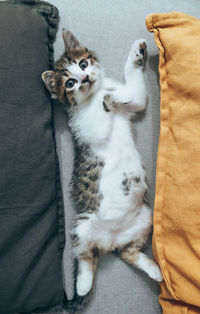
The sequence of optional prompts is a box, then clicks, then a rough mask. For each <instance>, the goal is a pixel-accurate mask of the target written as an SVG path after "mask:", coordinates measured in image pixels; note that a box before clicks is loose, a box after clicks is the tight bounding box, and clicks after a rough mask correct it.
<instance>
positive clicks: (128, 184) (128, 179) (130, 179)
mask: <svg viewBox="0 0 200 314" xmlns="http://www.w3.org/2000/svg"><path fill="white" fill-rule="evenodd" d="M124 177H125V178H124V180H123V181H122V185H123V189H124V194H125V195H129V193H130V190H131V189H132V186H133V183H134V182H135V183H139V182H140V177H137V176H134V175H133V174H127V173H124Z"/></svg>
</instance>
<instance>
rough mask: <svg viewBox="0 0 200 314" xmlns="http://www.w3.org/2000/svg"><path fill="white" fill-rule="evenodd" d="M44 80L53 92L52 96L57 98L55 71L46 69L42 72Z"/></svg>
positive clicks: (51, 92)
mask: <svg viewBox="0 0 200 314" xmlns="http://www.w3.org/2000/svg"><path fill="white" fill-rule="evenodd" d="M42 80H43V81H44V83H45V85H46V88H47V89H48V91H49V92H50V94H51V98H53V99H55V98H57V88H56V80H55V72H54V71H45V72H43V73H42Z"/></svg>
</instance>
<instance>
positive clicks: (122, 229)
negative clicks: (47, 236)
mask: <svg viewBox="0 0 200 314" xmlns="http://www.w3.org/2000/svg"><path fill="white" fill-rule="evenodd" d="M94 152H95V154H96V155H97V156H99V157H100V158H101V159H103V160H104V163H105V166H104V168H103V170H102V174H101V179H100V192H101V194H102V196H103V199H102V201H101V205H100V208H99V211H98V212H97V213H93V214H88V217H89V219H87V220H86V221H83V222H81V223H80V225H79V226H78V227H77V230H76V232H77V234H78V235H79V237H80V238H81V239H82V241H83V243H82V245H83V246H84V245H86V243H88V242H90V243H91V242H93V243H94V245H95V244H98V246H99V247H103V248H106V249H107V250H109V249H114V248H115V247H119V246H122V245H125V244H127V243H128V242H130V241H133V240H137V238H139V237H140V235H141V234H142V233H143V232H144V230H146V229H147V228H149V227H150V226H151V224H152V213H151V210H150V209H149V207H148V206H146V205H145V204H144V203H143V195H144V191H145V189H146V183H145V180H144V176H145V172H144V169H143V167H142V163H141V159H140V155H139V153H138V152H137V150H136V148H135V145H134V142H133V139H132V135H131V130H130V126H129V125H128V122H127V120H125V119H124V118H123V117H121V116H116V117H115V121H114V128H113V136H111V138H110V139H109V142H108V143H107V144H104V145H102V146H99V147H95V148H94ZM124 173H127V174H129V173H132V174H133V175H134V176H137V177H140V179H141V180H140V183H139V184H138V183H135V186H134V187H133V189H132V190H131V192H130V194H129V195H125V193H124V190H123V185H122V181H123V178H124Z"/></svg>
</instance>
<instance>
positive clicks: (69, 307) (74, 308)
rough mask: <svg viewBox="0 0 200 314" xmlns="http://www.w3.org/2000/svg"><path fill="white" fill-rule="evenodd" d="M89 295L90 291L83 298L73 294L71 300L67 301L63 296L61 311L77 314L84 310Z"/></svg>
mask: <svg viewBox="0 0 200 314" xmlns="http://www.w3.org/2000/svg"><path fill="white" fill-rule="evenodd" d="M91 295H92V291H89V292H88V294H86V295H84V296H80V295H78V294H77V293H75V295H74V297H73V299H71V300H68V299H67V297H66V294H65V297H64V302H63V309H64V310H66V311H68V312H71V313H77V312H79V311H81V310H83V309H84V308H85V306H86V305H87V303H88V302H89V299H90V298H91Z"/></svg>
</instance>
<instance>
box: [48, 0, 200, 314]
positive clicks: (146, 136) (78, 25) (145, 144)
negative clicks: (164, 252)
mask: <svg viewBox="0 0 200 314" xmlns="http://www.w3.org/2000/svg"><path fill="white" fill-rule="evenodd" d="M49 2H50V3H52V4H54V5H56V6H57V8H58V9H59V11H60V16H61V21H60V27H59V32H58V34H57V41H56V44H55V58H58V57H59V56H60V54H61V53H62V51H63V43H62V36H61V31H62V28H63V27H65V28H68V29H70V30H71V31H72V32H74V34H75V35H76V36H77V37H78V38H79V39H80V41H81V42H83V43H84V44H85V45H88V47H90V48H92V49H93V50H95V51H96V52H97V54H98V56H99V58H100V60H101V61H102V64H103V66H104V68H105V70H106V73H107V74H108V75H109V76H111V77H113V78H115V79H119V80H121V79H122V70H123V65H124V62H125V59H126V57H127V54H128V52H129V49H130V47H131V44H132V42H133V41H134V40H135V39H137V38H141V37H142V38H146V40H147V45H148V53H149V59H148V62H147V66H146V72H145V79H146V85H147V90H148V108H147V110H146V113H145V114H144V115H142V116H141V117H140V118H139V119H138V120H137V121H135V123H134V129H135V138H136V141H137V146H138V149H139V151H140V153H141V155H142V158H143V161H144V163H145V165H146V167H147V172H148V178H149V181H150V187H151V191H150V196H151V205H152V206H153V199H154V184H155V167H156V153H157V144H158V136H159V78H158V72H157V71H158V50H157V48H156V46H155V43H154V39H153V35H152V34H150V33H148V31H147V30H146V27H145V17H146V16H147V15H148V14H151V13H156V12H157V13H158V12H169V11H172V10H173V11H182V12H185V13H187V14H190V15H193V16H195V17H197V18H200V1H199V0H190V1H187V0H168V1H153V0H137V1H133V0H126V1H124V0H109V1H108V0H101V1H100V0H99V1H98V0H87V1H66V0H49ZM56 130H57V142H58V150H59V157H60V164H61V175H62V183H63V192H64V202H65V214H66V237H67V243H66V248H65V254H64V255H65V258H64V275H65V280H66V282H67V285H66V287H67V295H68V297H71V296H72V275H71V272H72V261H71V245H70V237H69V232H70V228H71V219H72V216H73V208H72V206H71V203H70V198H69V182H70V175H71V171H72V157H73V153H72V144H71V137H70V133H69V131H68V129H67V122H66V118H65V116H64V114H63V111H62V108H61V106H60V107H59V106H57V108H56ZM146 251H147V252H148V254H149V255H151V254H152V253H151V242H150V241H149V244H148V248H147V249H146ZM158 294H159V288H158V286H157V284H156V283H154V282H153V281H151V280H150V279H148V278H147V276H146V275H144V274H143V273H142V272H140V271H138V270H136V269H133V268H131V267H130V266H128V265H126V264H125V263H124V262H122V261H121V260H119V259H118V258H116V257H114V256H111V255H110V256H105V257H103V258H102V260H101V262H100V265H99V268H98V272H97V278H96V287H95V293H94V296H93V299H92V301H91V302H90V304H89V306H88V308H87V309H86V310H85V311H84V313H87V314H94V313H95V314H138V313H140V314H147V313H148V314H157V313H161V310H160V306H159V303H158Z"/></svg>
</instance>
